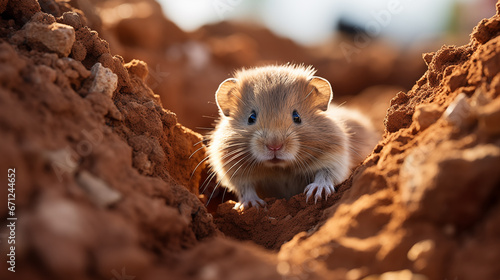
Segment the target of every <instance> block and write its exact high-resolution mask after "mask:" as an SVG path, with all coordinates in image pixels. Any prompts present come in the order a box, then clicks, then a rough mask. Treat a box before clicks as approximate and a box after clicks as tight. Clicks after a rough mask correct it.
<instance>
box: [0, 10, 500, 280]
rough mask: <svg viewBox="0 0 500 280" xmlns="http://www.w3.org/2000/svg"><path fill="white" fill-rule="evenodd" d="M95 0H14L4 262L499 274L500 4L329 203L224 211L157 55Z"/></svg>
mask: <svg viewBox="0 0 500 280" xmlns="http://www.w3.org/2000/svg"><path fill="white" fill-rule="evenodd" d="M89 7H91V5H90V3H89V2H87V1H83V0H82V1H70V2H63V1H51V0H44V1H41V0H40V1H36V0H22V1H21V0H8V1H6V0H0V135H1V137H0V155H1V157H0V170H3V171H1V174H2V175H1V178H2V181H3V182H6V183H5V187H4V188H3V191H2V194H3V195H2V196H1V197H2V198H3V199H2V200H1V202H0V203H1V204H0V217H1V218H2V228H1V234H2V237H5V238H2V242H1V243H0V252H1V253H2V255H3V256H4V257H3V258H2V259H3V260H4V262H3V264H2V265H1V267H0V278H1V279H165V278H166V279H239V280H243V279H487V280H489V279H491V280H496V279H500V266H498V263H499V262H500V200H499V199H500V191H499V187H500V173H499V172H498V171H499V169H500V125H499V124H500V97H499V93H500V74H499V70H500V37H498V35H499V33H500V15H499V13H500V11H497V15H495V16H493V17H492V18H490V19H485V20H483V21H482V22H480V23H479V24H478V26H477V27H476V28H475V29H474V31H473V33H472V35H471V41H470V43H469V44H468V45H465V46H461V47H455V46H443V47H442V48H441V49H440V50H439V51H437V52H435V53H428V54H425V55H424V56H423V58H424V61H425V63H426V64H427V66H428V70H427V72H426V73H425V74H424V76H422V78H420V80H418V81H417V83H416V84H415V85H414V86H413V88H412V89H411V90H409V91H407V92H399V93H398V94H397V95H396V96H395V97H394V98H393V99H392V100H391V102H390V107H389V108H388V110H387V114H386V118H385V132H384V136H383V139H382V140H381V142H380V143H379V144H378V145H377V146H376V147H375V148H374V151H373V153H372V154H371V155H370V156H369V157H368V158H367V159H366V160H365V161H364V162H363V163H362V164H361V165H360V166H358V168H356V170H355V171H354V172H353V174H352V176H351V177H350V178H349V179H348V180H346V181H345V182H344V183H342V184H341V185H340V186H338V192H337V193H336V194H335V195H334V196H332V197H330V198H329V199H328V200H327V201H326V202H321V203H318V204H313V203H308V204H306V203H305V197H304V195H297V196H295V197H293V198H291V199H290V200H289V201H286V200H283V199H281V200H276V199H267V203H268V206H267V209H265V210H260V211H257V210H256V209H249V210H248V211H245V212H243V213H241V212H237V211H236V210H233V209H232V206H233V205H234V202H232V201H229V202H225V203H223V204H221V205H219V207H218V209H217V210H216V212H215V213H214V218H213V217H212V215H211V214H210V213H209V212H208V211H207V208H206V207H205V206H204V204H203V203H202V202H200V200H199V198H198V196H197V195H198V189H197V188H198V184H199V182H200V179H201V178H202V169H203V168H204V166H201V167H200V168H198V169H196V170H195V167H196V165H197V164H198V163H199V162H200V161H201V160H202V159H203V158H204V149H201V150H199V152H197V153H195V151H196V150H197V149H198V148H199V147H201V144H200V143H201V142H200V141H201V139H202V138H201V136H200V135H199V134H196V133H194V132H192V131H191V130H189V129H187V128H185V127H183V126H182V125H180V124H179V123H178V122H177V117H176V115H175V114H174V113H172V112H171V111H169V110H167V109H164V108H163V106H162V102H161V101H160V97H159V96H158V95H155V93H154V91H155V90H154V89H153V90H152V88H151V87H149V86H148V85H147V84H146V82H145V81H146V80H148V79H150V78H151V73H148V70H149V69H151V67H148V66H147V65H146V64H145V63H144V62H142V61H139V60H132V59H127V61H129V60H130V62H127V63H125V60H124V59H123V58H122V57H121V56H118V55H115V56H113V55H111V53H110V45H109V44H108V42H107V41H105V40H104V39H102V38H101V37H100V35H99V33H97V32H95V31H93V30H92V29H91V28H90V27H89V26H92V27H93V28H96V29H99V28H101V27H100V26H101V25H100V24H101V23H100V21H99V18H98V17H97V16H96V14H94V13H93V11H92V9H91V8H89ZM499 9H500V4H497V10H499ZM83 10H84V11H85V12H83ZM86 13H87V14H89V16H88V17H87V16H85V14H86ZM102 26H103V28H105V26H106V23H103V25H102ZM127 26H128V27H127V28H135V25H134V24H129V25H127ZM172 30H174V29H172ZM103 32H109V31H103ZM173 32H174V34H177V33H175V32H177V31H173ZM179 34H180V35H179V36H188V35H186V34H184V35H182V33H179ZM210 36H211V35H210ZM210 36H209V37H210ZM214 38H215V37H214ZM214 40H215V39H214ZM112 42H113V40H111V43H112ZM156 43H157V44H159V46H161V45H162V44H167V43H165V42H161V41H159V42H156ZM214 44H217V43H214ZM118 46H119V45H118ZM150 47H151V46H150ZM118 49H119V47H118ZM228 59H230V58H228ZM182 61H184V60H182ZM182 61H178V62H176V64H173V65H180V64H182V63H184V62H185V63H188V62H187V60H186V61H184V62H182ZM235 63H242V62H235ZM214 69H219V70H217V71H222V70H221V68H217V67H215V68H214ZM195 74H197V72H196V73H193V74H192V75H195ZM198 74H199V73H198ZM177 75H182V73H181V72H179V73H177ZM193 77H196V75H195V76H193ZM193 77H191V76H189V77H184V79H189V78H193ZM214 77H215V75H214ZM394 84H397V83H394ZM179 89H182V87H179ZM204 90H205V91H206V88H205V89H204ZM379 90H380V91H381V92H382V91H385V90H382V89H379ZM174 94H175V93H174ZM373 95H374V94H373V93H370V92H368V91H367V92H365V95H362V96H373ZM176 98H179V97H176ZM359 98H361V97H359ZM367 98H368V97H367ZM362 103H363V102H360V104H362ZM164 104H165V107H167V108H170V107H169V105H170V104H168V103H164ZM365 104H367V103H366V102H365ZM9 168H11V169H12V168H15V174H16V177H15V178H16V185H15V201H14V202H15V209H13V210H9V209H8V208H7V197H8V194H9V190H8V186H7V182H8V181H7V174H8V169H9ZM193 170H195V171H194V173H192V171H193ZM191 176H192V178H191ZM9 211H13V212H12V213H10V212H9ZM9 217H16V218H17V220H16V223H15V225H16V226H15V230H14V232H15V244H14V245H15V248H14V250H13V251H14V252H15V271H16V272H15V273H14V272H11V271H9V270H7V268H8V267H10V266H11V264H9V263H8V262H7V260H8V258H10V257H9V256H7V254H10V252H11V251H12V249H11V248H10V246H12V245H13V244H8V243H7V242H5V241H4V240H7V238H8V237H9V236H12V232H11V231H10V229H9V228H8V227H7V225H8V224H9V223H10V221H8V220H7V218H9ZM11 239H12V238H11ZM391 277H392V278H391Z"/></svg>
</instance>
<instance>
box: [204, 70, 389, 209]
mask: <svg viewBox="0 0 500 280" xmlns="http://www.w3.org/2000/svg"><path fill="white" fill-rule="evenodd" d="M315 73H316V70H314V68H312V67H311V66H309V67H305V66H297V65H291V64H287V65H284V66H265V67H257V68H252V69H243V70H240V71H237V72H236V73H235V75H234V78H230V79H227V80H225V81H223V82H222V83H221V84H220V86H219V88H218V89H217V92H216V94H215V98H216V102H217V106H218V107H219V113H220V118H219V120H218V121H217V123H216V127H215V130H214V131H213V132H212V133H211V134H210V135H209V143H208V149H207V151H208V162H209V164H210V165H211V170H212V172H215V175H216V177H217V182H218V185H220V184H222V185H223V186H225V187H226V188H228V189H229V190H230V191H232V192H234V193H236V195H237V196H238V199H239V203H238V204H236V206H235V208H236V209H245V208H248V207H250V206H254V207H259V205H260V206H264V205H265V204H266V203H265V202H264V200H262V198H267V197H276V198H287V199H288V198H290V197H292V196H293V195H296V194H299V193H301V192H304V193H305V194H306V197H307V199H310V198H311V196H313V195H314V201H315V203H316V202H317V200H318V199H323V193H324V199H327V198H328V196H329V195H330V194H332V193H333V192H335V186H336V185H338V184H340V183H341V182H342V181H344V180H345V179H346V178H347V177H348V176H349V174H350V172H351V168H353V167H355V166H356V165H357V164H359V163H360V162H361V161H362V160H364V158H365V157H366V156H367V155H368V154H369V153H370V152H371V151H372V149H373V148H374V147H375V145H376V144H377V142H378V140H379V135H378V133H377V132H376V131H375V129H374V128H373V125H372V124H371V122H370V120H369V119H367V118H366V117H365V116H363V115H362V114H361V113H360V112H358V111H354V110H350V109H347V108H344V107H340V106H336V105H333V104H332V105H331V104H330V102H331V100H332V96H333V93H332V88H331V86H330V83H329V82H328V81H327V80H326V79H324V78H321V77H317V76H314V74H315Z"/></svg>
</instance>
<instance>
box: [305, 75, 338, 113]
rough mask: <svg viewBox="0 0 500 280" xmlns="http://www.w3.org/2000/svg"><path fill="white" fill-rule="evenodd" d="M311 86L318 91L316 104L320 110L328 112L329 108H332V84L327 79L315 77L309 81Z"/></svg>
mask: <svg viewBox="0 0 500 280" xmlns="http://www.w3.org/2000/svg"><path fill="white" fill-rule="evenodd" d="M309 85H311V86H313V87H314V88H315V89H316V91H317V96H315V100H316V102H315V103H316V104H317V106H318V108H319V109H321V110H323V111H326V110H328V106H330V102H331V101H332V98H333V91H332V86H331V85H330V82H328V81H327V80H326V79H325V78H321V77H317V76H314V77H312V78H311V79H310V80H309ZM313 90H314V89H313Z"/></svg>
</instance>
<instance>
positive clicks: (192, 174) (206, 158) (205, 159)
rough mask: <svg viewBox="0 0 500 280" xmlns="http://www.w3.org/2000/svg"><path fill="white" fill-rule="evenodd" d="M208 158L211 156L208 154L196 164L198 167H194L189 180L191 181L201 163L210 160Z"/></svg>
mask: <svg viewBox="0 0 500 280" xmlns="http://www.w3.org/2000/svg"><path fill="white" fill-rule="evenodd" d="M208 158H210V156H206V157H205V158H204V159H202V160H201V161H200V162H199V163H198V164H197V165H196V167H195V168H194V170H193V172H191V177H189V181H191V179H193V176H194V172H195V171H196V169H198V167H200V165H201V164H202V163H203V162H205V161H207V160H208Z"/></svg>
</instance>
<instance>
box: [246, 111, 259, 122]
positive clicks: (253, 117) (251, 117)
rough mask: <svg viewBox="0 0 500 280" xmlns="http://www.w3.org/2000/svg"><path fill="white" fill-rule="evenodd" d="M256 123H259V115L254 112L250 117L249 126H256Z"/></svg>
mask: <svg viewBox="0 0 500 280" xmlns="http://www.w3.org/2000/svg"><path fill="white" fill-rule="evenodd" d="M256 121H257V113H255V111H252V113H251V114H250V117H248V124H254V123H255V122H256Z"/></svg>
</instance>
